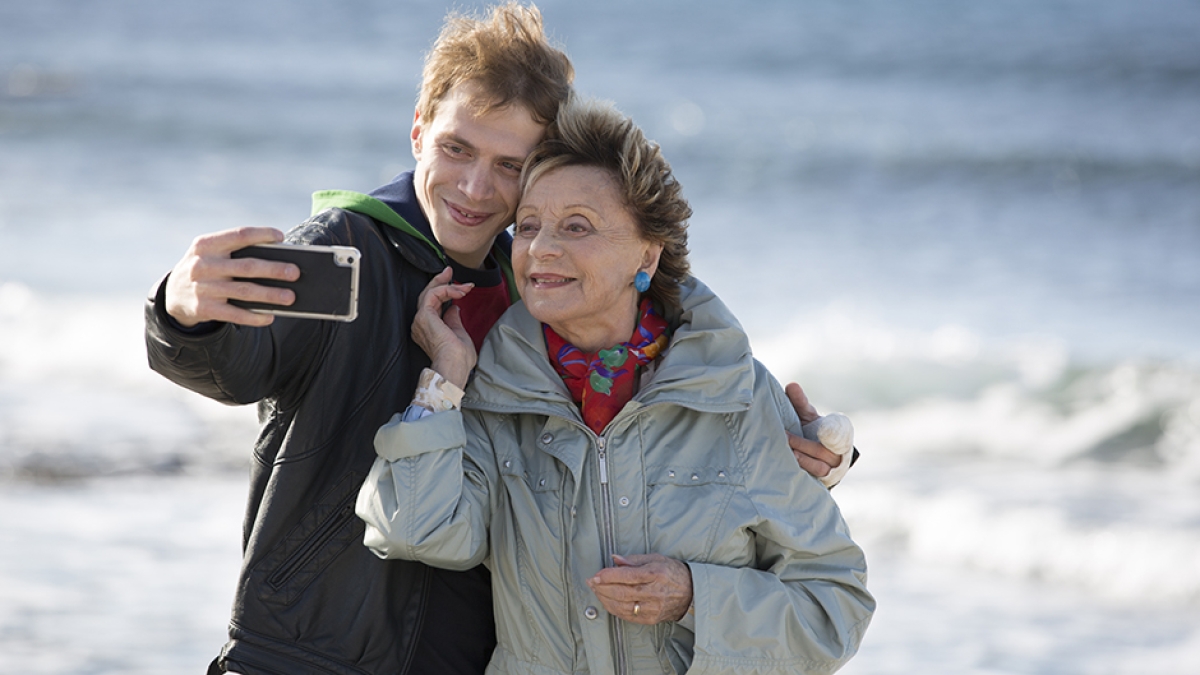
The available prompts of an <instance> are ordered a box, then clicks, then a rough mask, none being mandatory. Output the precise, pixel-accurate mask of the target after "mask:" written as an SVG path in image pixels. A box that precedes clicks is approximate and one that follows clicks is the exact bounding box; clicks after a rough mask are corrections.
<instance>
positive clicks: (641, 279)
mask: <svg viewBox="0 0 1200 675" xmlns="http://www.w3.org/2000/svg"><path fill="white" fill-rule="evenodd" d="M633 287H634V288H636V289H637V292H638V293H645V292H646V290H647V289H649V288H650V275H649V274H646V270H638V273H637V274H635V275H633Z"/></svg>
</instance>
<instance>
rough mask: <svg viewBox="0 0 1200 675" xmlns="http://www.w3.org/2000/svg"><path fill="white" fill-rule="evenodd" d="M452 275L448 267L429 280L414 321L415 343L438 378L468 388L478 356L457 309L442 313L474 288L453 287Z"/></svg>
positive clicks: (452, 308) (457, 285)
mask: <svg viewBox="0 0 1200 675" xmlns="http://www.w3.org/2000/svg"><path fill="white" fill-rule="evenodd" d="M452 275H453V272H452V270H451V268H449V267H447V268H446V269H444V270H442V271H441V272H439V273H438V275H437V276H435V277H434V278H433V279H432V280H430V282H429V285H428V286H426V287H425V290H424V291H421V297H420V299H419V300H418V301H417V314H416V316H415V317H413V325H412V339H413V341H414V342H416V343H417V345H419V346H420V347H421V349H423V350H425V353H426V354H427V355H428V356H429V360H430V361H432V364H431V365H430V368H433V369H434V370H435V371H437V372H438V374H439V375H441V376H442V377H444V378H446V379H447V380H449V381H450V382H451V383H452V384H454V385H456V386H458V387H459V388H465V387H466V386H467V378H468V377H470V375H471V369H473V368H474V367H475V360H476V359H477V358H478V356H477V355H476V353H475V344H474V343H473V342H472V341H471V336H470V335H468V334H467V330H466V329H465V328H463V324H462V318H461V317H460V316H459V310H458V307H454V306H451V307H450V308H449V309H447V310H445V312H443V311H442V308H443V307H444V306H445V304H446V303H447V302H449V301H451V300H458V299H459V298H461V297H463V296H465V295H466V294H467V293H468V292H470V290H471V289H472V288H474V284H455V283H452V281H451V278H452Z"/></svg>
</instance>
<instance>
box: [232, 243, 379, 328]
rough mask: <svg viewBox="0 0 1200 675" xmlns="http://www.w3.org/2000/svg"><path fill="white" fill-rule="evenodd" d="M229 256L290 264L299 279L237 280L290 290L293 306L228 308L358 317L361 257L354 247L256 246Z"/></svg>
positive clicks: (237, 302)
mask: <svg viewBox="0 0 1200 675" xmlns="http://www.w3.org/2000/svg"><path fill="white" fill-rule="evenodd" d="M229 256H230V257H231V258H259V259H262V260H277V261H280V262H290V263H294V264H295V265H296V266H297V267H299V268H300V278H299V279H297V280H296V281H279V280H276V279H240V281H249V282H252V283H256V284H259V285H262V286H275V287H278V288H290V289H292V290H293V291H294V292H295V293H296V301H295V302H294V303H292V304H290V305H273V304H269V303H265V302H246V301H244V300H232V299H231V300H230V301H229V304H231V305H236V306H238V307H243V308H245V309H248V310H250V311H251V312H258V313H260V314H275V315H278V316H292V317H298V318H301V319H330V320H334V321H353V320H354V319H355V318H356V317H357V316H358V269H359V261H360V260H361V259H362V254H361V253H360V252H359V250H358V249H356V248H354V247H353V246H315V245H305V244H259V245H257V246H247V247H246V248H243V249H238V250H237V251H234V252H232V253H230V254H229Z"/></svg>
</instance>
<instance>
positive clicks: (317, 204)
mask: <svg viewBox="0 0 1200 675" xmlns="http://www.w3.org/2000/svg"><path fill="white" fill-rule="evenodd" d="M312 200H313V205H312V215H314V216H315V215H316V214H318V213H320V212H322V211H324V210H326V209H333V208H338V209H345V210H347V211H353V212H355V213H361V214H362V215H364V216H369V217H371V218H374V219H375V220H378V221H379V222H381V223H384V224H387V225H390V226H392V227H394V228H396V229H397V230H400V231H401V232H403V233H405V234H407V235H409V236H410V237H415V238H416V239H417V240H418V241H421V242H424V243H425V245H426V246H428V247H429V248H430V249H431V250H432V251H433V252H434V253H436V254H437V257H438V259H439V260H441V261H442V263H446V254H445V252H443V251H442V247H441V246H438V245H436V244H434V243H433V242H432V241H429V237H426V236H425V235H424V234H423V233H422V232H421V231H420V230H418V229H417V228H415V227H413V226H412V225H410V224H409V223H408V221H407V220H405V219H404V218H401V217H400V214H399V213H396V212H395V211H393V210H392V207H390V206H388V205H387V204H384V203H383V202H381V201H379V200H378V199H376V198H374V197H372V196H371V195H365V194H363V193H361V192H354V191H352V190H320V191H318V192H314V193H313V196H312ZM492 255H494V256H496V261H497V262H498V263H500V270H501V271H502V272H503V273H504V281H505V283H507V284H508V299H509V300H511V301H512V302H516V301H518V300H520V299H521V296H520V294H519V293H517V284H516V279H515V278H514V277H513V271H512V259H511V258H509V256H508V254H507V253H506V252H505V251H504V249H503V248H502V247H500V246H499V245H497V244H492Z"/></svg>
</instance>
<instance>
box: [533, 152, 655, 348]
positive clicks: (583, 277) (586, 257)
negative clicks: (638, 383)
mask: <svg viewBox="0 0 1200 675" xmlns="http://www.w3.org/2000/svg"><path fill="white" fill-rule="evenodd" d="M661 252H662V245H661V244H655V243H652V242H649V241H646V240H644V239H642V237H641V233H640V230H639V229H638V226H637V224H636V223H635V222H634V219H633V216H632V215H631V214H630V213H629V211H628V209H626V208H625V205H624V204H622V203H621V199H620V197H619V195H618V192H617V188H616V185H615V183H614V180H613V178H612V177H611V176H610V175H609V174H608V172H606V171H604V170H602V169H597V168H595V167H587V166H566V167H562V168H559V169H554V170H553V171H550V172H549V173H547V174H545V175H543V176H542V177H541V178H539V179H538V180H537V181H536V182H534V183H533V184H532V185H530V186H529V188H528V189H527V190H526V191H525V195H524V196H523V197H522V198H521V203H520V205H519V206H518V207H517V216H516V225H515V227H514V229H513V272H514V274H515V277H516V283H517V289H518V290H519V291H520V293H521V298H522V299H523V300H524V301H525V305H526V306H527V307H528V308H529V313H530V314H532V315H533V317H534V318H535V319H537V320H539V321H541V322H543V323H546V324H549V325H550V327H551V328H553V329H554V330H555V332H557V333H558V334H559V335H561V336H563V337H564V338H566V339H567V340H568V341H570V342H571V343H572V344H574V345H575V346H576V347H579V348H580V349H582V350H584V351H587V352H592V351H596V350H599V349H606V348H608V347H611V346H613V345H614V344H617V343H620V342H624V341H626V340H628V339H629V336H630V335H631V334H632V333H633V326H634V324H635V323H636V321H637V318H636V316H635V314H636V311H637V303H638V292H637V290H636V289H634V287H633V277H634V275H635V274H637V272H638V270H645V271H646V273H647V274H650V275H651V276H653V275H654V270H655V268H656V267H657V266H658V256H659V254H660V253H661Z"/></svg>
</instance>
